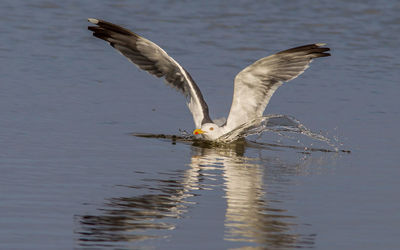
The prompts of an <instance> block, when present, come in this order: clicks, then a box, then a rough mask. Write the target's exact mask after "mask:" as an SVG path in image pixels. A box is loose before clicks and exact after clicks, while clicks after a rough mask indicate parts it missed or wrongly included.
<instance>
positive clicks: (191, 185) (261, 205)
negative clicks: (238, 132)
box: [79, 143, 314, 249]
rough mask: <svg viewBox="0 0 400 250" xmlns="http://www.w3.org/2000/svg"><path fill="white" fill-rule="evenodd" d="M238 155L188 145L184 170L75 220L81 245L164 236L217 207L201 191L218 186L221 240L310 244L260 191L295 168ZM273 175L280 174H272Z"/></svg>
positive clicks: (236, 147) (235, 148) (232, 149)
mask: <svg viewBox="0 0 400 250" xmlns="http://www.w3.org/2000/svg"><path fill="white" fill-rule="evenodd" d="M244 151H245V144H243V143H232V144H229V145H226V147H220V148H215V147H214V148H213V147H209V148H206V147H197V146H193V147H192V156H191V160H190V163H189V166H190V168H188V169H186V170H184V171H172V172H168V173H164V174H163V175H162V176H160V175H158V176H157V178H147V179H143V181H144V183H143V184H140V185H138V184H136V185H135V186H130V188H132V190H137V191H139V192H144V193H142V194H141V195H135V196H131V197H129V196H128V197H116V198H111V199H107V203H106V204H105V206H104V207H102V208H100V209H99V210H100V211H101V212H102V214H100V215H84V216H80V217H79V222H80V225H81V228H82V229H81V230H79V233H80V239H81V242H83V243H82V245H86V246H93V245H95V242H96V241H107V242H112V241H114V242H129V241H134V242H136V241H139V240H144V239H153V238H157V237H165V236H166V235H165V234H168V233H169V231H170V230H174V229H175V227H176V224H178V223H179V222H178V221H177V220H185V214H186V212H187V211H188V210H191V209H192V208H193V207H195V206H197V204H202V206H203V207H204V206H205V205H212V206H218V205H217V204H210V203H209V202H207V201H205V200H204V198H205V197H204V196H205V193H204V192H207V191H206V190H214V191H216V190H215V189H217V188H219V187H221V188H223V189H224V198H225V199H226V210H225V219H223V218H221V222H222V221H224V227H225V237H224V238H225V240H226V241H234V242H247V243H246V244H249V245H254V246H257V245H259V246H262V247H266V248H271V249H279V248H288V247H297V246H303V247H304V246H311V245H313V243H314V238H313V237H312V236H311V237H308V236H307V235H300V234H297V233H294V232H293V231H294V227H296V226H297V223H296V217H294V216H291V215H288V212H287V210H285V209H284V208H282V204H281V203H279V202H275V201H279V199H280V198H281V199H282V197H280V196H279V194H276V193H275V194H270V193H269V191H270V190H269V189H267V188H266V186H267V184H269V183H265V182H266V181H269V180H270V179H269V178H270V177H269V175H274V176H280V175H284V174H287V171H290V170H288V169H292V170H291V171H294V172H293V174H295V173H296V171H298V168H299V164H288V163H285V162H283V161H281V160H279V159H276V158H268V157H264V158H263V160H262V165H260V161H259V160H260V159H259V158H257V159H254V158H248V157H245V156H244V153H245V152H244ZM271 168H272V169H271ZM270 170H271V171H270ZM274 171H285V172H280V173H277V172H275V173H273V174H272V173H271V172H274ZM163 176H164V177H163ZM216 182H217V183H218V184H216ZM128 191H129V189H128ZM202 198H203V200H202ZM222 201H223V200H222ZM222 207H224V205H222ZM214 209H217V208H214ZM218 209H220V207H218ZM203 219H207V218H203ZM194 223H195V221H194ZM183 224H184V223H183ZM155 229H157V230H158V231H154V230H155ZM210 230H212V229H210Z"/></svg>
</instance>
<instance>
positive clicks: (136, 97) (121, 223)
mask: <svg viewBox="0 0 400 250" xmlns="http://www.w3.org/2000/svg"><path fill="white" fill-rule="evenodd" d="M0 6H1V8H0V21H1V25H0V31H1V36H0V62H1V67H0V75H1V83H0V172H1V174H0V249H259V248H260V249H292V248H316V249H398V247H399V243H398V239H399V237H400V230H399V227H400V215H399V211H400V198H399V197H400V196H399V190H400V181H399V179H400V170H399V167H400V166H399V165H400V163H399V161H400V154H399V153H400V151H399V148H400V136H399V124H400V114H399V107H400V101H399V94H400V84H399V79H400V70H399V69H400V59H399V58H400V50H399V41H400V18H399V15H398V13H399V12H400V3H399V2H398V1H394V0H393V1H309V2H307V3H305V2H303V1H250V0H249V1H237V2H235V3H233V2H228V1H202V2H200V1H199V2H197V3H194V2H190V1H158V2H157V3H153V2H149V1H64V2H61V1H40V0H38V1H11V0H5V1H2V2H1V4H0ZM88 17H94V18H100V19H104V20H108V21H111V22H114V23H117V24H121V25H124V26H125V27H127V28H129V29H132V30H133V31H135V32H137V33H139V34H141V35H143V36H144V37H146V38H148V39H150V40H152V41H154V42H156V43H157V44H159V45H160V46H161V47H163V48H164V49H165V50H166V51H167V52H168V53H169V54H170V55H171V56H173V57H174V58H175V59H176V60H177V61H178V62H180V63H181V64H182V65H183V66H184V67H185V68H186V69H187V70H188V71H189V72H190V73H191V75H192V76H193V78H194V79H195V80H196V82H197V83H198V85H199V87H200V88H201V90H202V92H203V95H204V96H205V99H206V101H207V102H208V105H209V107H210V112H211V116H212V117H214V118H218V117H221V116H226V115H227V114H228V111H229V108H230V103H231V98H232V92H233V78H234V76H235V75H236V74H237V73H238V72H239V71H240V70H241V69H242V68H244V67H245V66H247V65H249V64H250V63H252V62H254V61H255V60H257V59H259V58H261V57H264V56H267V55H269V54H272V53H275V52H278V51H280V50H284V49H288V48H291V47H295V46H299V45H304V44H308V43H315V42H325V43H327V44H328V46H329V47H330V48H331V49H332V51H331V53H332V56H331V57H328V58H321V59H318V60H315V61H314V62H313V63H312V64H311V67H310V68H309V69H308V70H307V71H306V72H305V73H304V74H303V75H301V76H300V77H299V78H297V79H295V80H293V81H291V82H289V83H285V84H284V85H283V86H281V87H280V88H279V89H278V91H277V92H276V93H275V94H274V96H273V97H272V99H271V102H270V104H269V106H268V108H267V110H266V113H270V114H286V115H291V116H293V117H295V118H296V119H298V120H299V121H301V123H302V124H304V125H305V126H307V127H308V128H310V129H311V130H312V131H318V132H319V131H321V133H322V134H324V135H325V136H327V137H328V138H331V139H332V141H333V142H335V144H336V145H338V146H339V148H340V149H344V150H350V151H351V153H343V152H340V153H332V152H330V153H329V152H320V151H307V150H304V147H310V146H311V147H316V148H327V149H329V148H330V146H329V145H327V144H324V143H321V142H316V141H313V140H311V142H310V140H309V138H303V137H299V138H298V137H297V135H289V136H285V135H276V134H271V133H265V134H263V135H262V136H259V137H255V138H251V140H256V141H257V143H258V144H252V143H238V144H234V145H231V146H229V147H219V148H218V147H204V146H201V145H196V144H193V143H188V142H179V141H178V142H173V141H171V140H169V139H155V138H141V137H136V136H132V133H153V134H175V135H179V134H180V132H179V130H186V131H188V132H191V131H192V130H193V128H194V125H193V121H192V117H191V115H190V113H189V111H188V110H187V107H186V106H185V104H184V98H183V97H182V96H181V95H180V94H179V93H177V92H176V91H174V90H173V89H170V88H168V87H166V86H163V85H164V84H163V83H162V81H161V80H160V79H156V78H154V77H152V76H150V75H148V74H146V73H144V72H142V71H140V70H138V69H137V68H136V67H135V66H133V65H132V64H130V63H129V62H128V61H127V60H126V59H125V58H124V57H122V56H120V55H119V54H118V53H116V52H115V51H114V50H113V49H112V48H111V47H110V46H108V45H107V44H106V43H104V42H103V41H100V40H98V39H95V38H93V37H92V35H91V33H90V32H89V31H88V30H87V25H88V23H87V18H88ZM271 144H280V145H282V146H283V147H277V146H273V145H271ZM260 145H264V146H262V147H261V146H260ZM285 146H289V147H285ZM291 146H293V147H291Z"/></svg>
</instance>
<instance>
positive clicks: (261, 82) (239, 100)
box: [226, 43, 330, 130]
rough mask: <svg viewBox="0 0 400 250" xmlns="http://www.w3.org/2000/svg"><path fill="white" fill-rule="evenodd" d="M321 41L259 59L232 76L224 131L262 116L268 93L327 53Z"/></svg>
mask: <svg viewBox="0 0 400 250" xmlns="http://www.w3.org/2000/svg"><path fill="white" fill-rule="evenodd" d="M325 45H326V44H324V43H315V44H308V45H303V46H299V47H295V48H291V49H287V50H284V51H281V52H278V53H276V54H273V55H271V56H267V57H264V58H261V59H259V60H257V61H256V62H254V63H253V64H251V65H249V66H248V67H246V68H244V69H243V70H242V71H240V72H239V74H237V75H236V77H235V87H234V92H233V99H232V105H231V110H230V112H229V116H228V119H227V123H226V126H227V130H232V129H234V128H236V127H238V126H240V125H242V124H244V123H246V122H249V121H251V120H253V119H255V118H258V117H261V116H262V115H263V113H264V110H265V108H266V107H267V105H268V102H269V100H270V99H271V96H272V95H273V94H274V93H275V91H276V90H277V89H278V87H279V86H281V85H282V83H283V82H287V81H290V80H292V79H294V78H296V77H297V76H299V75H300V74H302V73H303V72H304V71H305V70H306V69H307V68H308V67H309V64H310V62H311V61H312V60H313V59H315V58H319V57H327V56H330V53H327V51H330V49H329V48H327V47H322V46H325Z"/></svg>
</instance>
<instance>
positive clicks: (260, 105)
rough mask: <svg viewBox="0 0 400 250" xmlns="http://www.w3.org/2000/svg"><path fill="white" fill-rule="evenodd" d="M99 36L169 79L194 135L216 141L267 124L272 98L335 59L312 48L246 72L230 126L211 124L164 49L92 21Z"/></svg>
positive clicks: (237, 83)
mask: <svg viewBox="0 0 400 250" xmlns="http://www.w3.org/2000/svg"><path fill="white" fill-rule="evenodd" d="M88 21H89V22H90V23H92V24H94V25H96V26H89V27H88V29H89V30H90V31H92V32H93V36H95V37H97V38H100V39H102V40H104V41H106V42H108V43H109V44H110V45H111V46H112V47H113V48H115V49H116V50H117V51H118V52H119V53H121V54H122V55H123V56H125V57H127V58H128V59H129V61H131V62H132V63H134V64H135V65H136V66H137V67H139V68H140V69H142V70H145V71H147V72H148V73H150V74H152V75H154V76H156V77H159V78H161V77H162V78H164V79H165V82H166V83H167V84H168V85H170V86H172V87H174V88H175V89H177V90H178V91H179V92H181V93H182V94H183V95H184V96H185V97H186V100H187V105H188V108H189V110H190V112H191V113H192V115H193V120H194V124H195V127H196V129H195V130H194V131H193V134H194V135H197V136H198V137H201V138H202V139H204V140H209V141H216V140H218V139H219V138H222V136H223V135H226V134H228V133H230V132H232V131H234V130H235V129H237V128H239V127H243V125H244V124H246V123H249V122H251V121H252V120H254V119H257V118H261V117H262V115H263V113H264V110H265V108H266V107H267V104H268V102H269V100H270V99H271V96H272V95H273V94H274V92H275V91H276V90H277V89H278V87H279V86H281V85H282V83H283V82H288V81H290V80H293V79H294V78H296V77H298V76H299V75H300V74H302V73H303V72H304V71H305V70H306V69H307V68H308V67H309V64H310V63H311V61H312V60H313V59H314V58H318V57H326V56H330V54H329V53H326V52H327V51H329V50H330V49H329V48H327V47H323V46H325V45H326V44H325V43H315V44H308V45H304V46H300V47H295V48H292V49H288V50H284V51H281V52H278V53H276V54H273V55H270V56H267V57H264V58H261V59H259V60H257V61H256V62H254V63H253V64H251V65H249V66H247V67H246V68H244V69H243V70H242V71H240V72H239V73H238V74H237V75H236V77H235V80H234V92H233V99H232V105H231V109H230V111H229V115H228V118H227V119H226V122H225V123H224V124H220V125H217V124H216V123H218V122H217V121H213V120H212V119H211V118H210V115H209V112H208V106H207V103H206V102H205V101H204V98H203V95H202V93H201V91H200V89H199V87H198V86H197V84H196V83H195V81H194V80H193V78H192V77H191V76H190V74H189V72H187V71H186V70H185V69H184V68H183V67H182V66H181V65H180V64H179V63H178V62H177V61H175V59H173V58H172V57H171V56H169V55H168V54H167V52H165V51H164V50H163V49H162V48H161V47H159V46H158V45H157V44H155V43H153V42H152V41H150V40H148V39H146V38H144V37H142V36H139V35H138V34H136V33H134V32H132V31H130V30H128V29H125V28H123V27H120V26H118V25H115V24H113V23H110V22H106V21H103V20H100V19H95V18H89V19H88Z"/></svg>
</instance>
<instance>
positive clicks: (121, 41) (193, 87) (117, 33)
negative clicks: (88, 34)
mask: <svg viewBox="0 0 400 250" xmlns="http://www.w3.org/2000/svg"><path fill="white" fill-rule="evenodd" d="M88 21H89V22H90V23H92V24H95V25H96V26H88V29H89V30H90V31H92V32H93V36H95V37H97V38H99V39H102V40H104V41H106V42H108V43H109V44H110V45H111V46H112V47H114V48H115V49H116V50H118V51H119V52H120V53H121V54H122V55H124V56H126V57H127V58H128V59H129V60H130V61H131V62H132V63H134V64H135V65H136V66H137V67H139V68H140V69H143V70H145V71H147V72H148V73H150V74H152V75H154V76H156V77H164V78H165V80H166V82H167V84H168V85H170V86H172V87H174V88H175V89H177V90H179V91H180V92H182V93H183V94H184V95H185V96H186V97H187V102H188V107H189V109H190V111H191V113H192V115H193V120H194V123H195V125H196V128H200V127H201V125H202V124H204V123H208V122H212V120H211V119H210V116H209V111H208V106H207V104H206V102H205V101H204V98H203V95H202V94H201V91H200V89H199V87H198V86H197V84H196V83H195V81H194V80H193V78H192V77H191V76H190V74H189V73H188V72H187V71H186V70H185V69H184V68H183V67H182V66H180V65H179V63H178V62H176V61H175V60H174V59H173V58H172V57H170V56H169V55H168V54H167V53H166V52H165V51H164V50H163V49H162V48H160V47H159V46H158V45H157V44H155V43H153V42H151V41H150V40H147V39H146V38H143V37H141V36H139V35H138V34H136V33H134V32H132V31H130V30H128V29H125V28H123V27H121V26H118V25H115V24H113V23H110V22H106V21H103V20H99V19H95V18H89V19H88Z"/></svg>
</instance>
